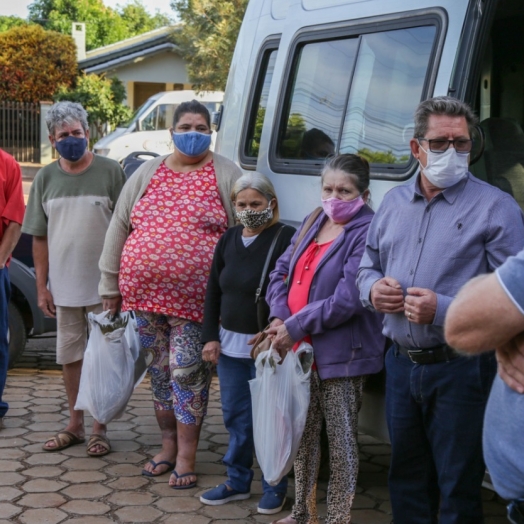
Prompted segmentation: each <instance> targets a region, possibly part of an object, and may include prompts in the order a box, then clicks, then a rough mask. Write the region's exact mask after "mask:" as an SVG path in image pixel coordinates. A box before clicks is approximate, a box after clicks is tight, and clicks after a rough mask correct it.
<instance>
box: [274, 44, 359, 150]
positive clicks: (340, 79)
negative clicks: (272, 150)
mask: <svg viewBox="0 0 524 524" xmlns="http://www.w3.org/2000/svg"><path fill="white" fill-rule="evenodd" d="M357 47H358V39H357V38H350V39H345V40H331V41H327V42H314V43H311V44H306V45H304V46H301V47H300V49H299V50H298V53H297V57H296V66H295V68H294V76H293V78H292V79H291V85H292V87H291V91H290V97H289V105H288V110H287V114H286V118H285V121H284V122H283V126H282V132H281V135H280V139H279V142H278V149H277V151H278V152H277V156H278V157H280V158H295V159H299V158H306V159H307V158H317V157H322V158H323V157H326V156H328V155H329V154H333V153H334V152H335V149H337V148H338V136H339V134H340V124H341V121H342V116H343V114H344V109H345V107H346V98H347V92H348V88H349V82H350V79H351V72H352V70H353V64H354V62H355V58H356V55H357Z"/></svg>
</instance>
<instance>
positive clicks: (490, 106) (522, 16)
mask: <svg viewBox="0 0 524 524" xmlns="http://www.w3.org/2000/svg"><path fill="white" fill-rule="evenodd" d="M523 24H524V3H523V2H522V1H521V0H507V1H505V2H500V3H499V4H497V7H496V11H495V12H494V14H493V20H492V24H491V27H490V28H489V29H488V30H487V31H485V33H484V34H483V35H482V38H484V39H485V46H478V48H479V49H483V48H484V49H485V51H484V55H483V56H482V57H481V56H479V57H478V58H479V61H480V64H481V70H480V71H479V72H480V78H473V79H472V80H471V82H475V87H476V97H475V98H476V100H475V101H474V102H473V104H472V105H473V107H474V108H475V109H476V111H477V113H478V114H479V116H480V127H481V129H482V131H483V133H484V136H485V144H484V145H485V148H484V154H483V155H482V156H481V157H480V160H479V161H478V162H477V163H476V164H474V165H473V166H471V172H472V173H473V174H474V175H475V176H477V177H478V178H480V179H481V180H484V181H486V182H488V183H490V184H492V185H494V186H495V187H498V188H499V189H501V190H502V191H506V192H507V193H509V194H510V195H512V196H513V197H514V198H515V200H516V201H517V202H518V203H519V205H520V207H521V209H523V210H524V96H523V94H524V39H523V38H522V27H524V25H523Z"/></svg>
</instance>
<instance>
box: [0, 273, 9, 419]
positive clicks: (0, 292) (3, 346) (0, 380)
mask: <svg viewBox="0 0 524 524" xmlns="http://www.w3.org/2000/svg"><path fill="white" fill-rule="evenodd" d="M10 296H11V286H10V285H9V273H8V270H7V268H6V267H4V268H3V269H0V418H2V417H3V416H4V415H5V414H6V413H7V410H8V408H9V406H8V404H7V402H4V401H3V400H2V394H3V393H4V388H5V381H6V379H7V365H8V363H9V343H8V341H7V331H8V328H9V322H8V318H7V308H8V305H9V298H10Z"/></svg>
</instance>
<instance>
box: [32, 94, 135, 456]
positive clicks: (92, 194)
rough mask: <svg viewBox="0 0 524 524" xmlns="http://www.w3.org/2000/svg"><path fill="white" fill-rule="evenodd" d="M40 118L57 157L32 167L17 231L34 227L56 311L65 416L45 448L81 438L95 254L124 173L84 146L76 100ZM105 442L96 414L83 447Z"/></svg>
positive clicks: (45, 296)
mask: <svg viewBox="0 0 524 524" xmlns="http://www.w3.org/2000/svg"><path fill="white" fill-rule="evenodd" d="M46 123H47V128H48V130H49V140H50V141H51V144H52V146H53V147H54V148H55V149H56V150H57V152H58V153H59V155H60V157H59V159H58V160H56V161H55V162H52V163H51V164H49V165H47V166H45V167H43V168H42V169H40V171H39V172H38V173H37V175H36V177H35V180H34V182H33V185H32V186H31V192H30V194H29V201H28V204H27V211H26V215H25V219H24V223H23V226H22V231H23V232H24V233H28V234H30V235H33V256H34V262H35V271H36V286H37V292H38V305H39V306H40V308H41V309H42V311H43V312H44V313H45V314H46V315H47V316H50V317H56V319H57V347H56V356H57V363H58V364H62V366H63V376H64V383H65V388H66V393H67V400H68V404H69V415H70V418H69V422H68V424H67V426H66V428H65V429H63V430H61V431H59V432H58V433H57V434H56V435H55V436H54V437H52V438H51V439H49V440H48V441H47V442H45V444H44V446H43V449H44V451H58V450H61V449H65V448H67V447H69V446H72V445H74V444H80V443H83V442H85V428H84V413H83V411H75V409H74V406H75V403H76V398H77V395H78V388H79V385H80V375H81V371H82V360H83V355H84V350H85V347H86V343H87V327H88V324H87V314H88V313H89V312H91V311H93V312H97V313H100V312H101V311H102V299H101V298H100V296H99V295H98V281H99V280H100V271H99V269H98V260H99V258H100V254H101V252H102V246H103V244H104V238H105V233H106V230H107V228H108V226H109V222H110V220H111V215H112V213H113V209H114V206H115V203H116V200H117V199H118V196H119V194H120V191H121V189H122V187H123V185H124V182H125V176H124V172H123V171H122V168H121V167H120V166H119V164H118V163H117V162H115V161H114V160H110V159H108V158H104V157H101V156H98V155H95V154H93V153H92V152H91V151H89V148H88V146H89V126H88V122H87V113H86V111H85V110H84V108H83V107H82V106H81V105H80V104H77V103H73V102H67V101H64V102H58V103H56V104H54V105H53V106H52V107H51V109H50V110H49V112H48V114H47V117H46ZM110 449H111V446H110V443H109V440H108V439H107V437H106V427H105V426H104V425H102V424H99V423H98V422H97V421H95V422H94V425H93V433H92V435H91V437H90V439H89V441H88V444H87V454H88V455H90V456H101V455H105V454H107V453H109V451H110Z"/></svg>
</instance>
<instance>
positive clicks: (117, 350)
mask: <svg viewBox="0 0 524 524" xmlns="http://www.w3.org/2000/svg"><path fill="white" fill-rule="evenodd" d="M88 319H89V324H90V327H91V331H90V335H89V340H88V342H87V348H86V351H85V353H84V361H83V363H82V375H81V378H80V387H79V390H78V397H77V401H76V405H75V409H81V410H87V411H89V413H91V415H92V416H93V417H94V418H95V419H96V420H97V421H98V422H100V423H101V424H107V423H108V422H110V421H111V420H113V419H115V418H119V417H121V416H122V415H123V413H124V410H125V408H126V405H127V402H128V401H129V399H130V398H131V395H132V393H133V388H134V386H135V357H136V358H138V356H139V354H140V344H139V342H137V339H136V336H135V334H134V333H133V328H132V326H131V327H128V326H130V324H131V325H132V323H133V319H132V318H131V315H130V314H129V313H122V314H120V315H119V316H118V317H117V318H116V319H114V320H113V319H110V314H109V312H108V311H105V312H103V313H100V314H98V315H95V314H94V313H89V315H88ZM126 331H127V335H128V336H129V337H130V340H129V341H128V339H127V337H126Z"/></svg>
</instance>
